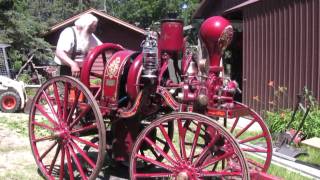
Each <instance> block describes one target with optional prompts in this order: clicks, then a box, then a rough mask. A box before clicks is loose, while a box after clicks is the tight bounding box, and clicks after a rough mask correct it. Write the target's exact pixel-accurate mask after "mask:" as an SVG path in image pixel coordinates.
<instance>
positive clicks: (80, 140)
mask: <svg viewBox="0 0 320 180" xmlns="http://www.w3.org/2000/svg"><path fill="white" fill-rule="evenodd" d="M70 137H71V138H72V139H74V140H76V141H78V142H81V143H82V144H85V145H88V146H90V147H93V148H95V149H99V146H98V145H96V144H94V143H92V142H90V141H88V140H85V139H82V138H78V137H76V136H70Z"/></svg>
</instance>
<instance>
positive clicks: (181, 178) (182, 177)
mask: <svg viewBox="0 0 320 180" xmlns="http://www.w3.org/2000/svg"><path fill="white" fill-rule="evenodd" d="M177 180H189V175H188V172H187V171H182V172H180V173H179V174H178V175H177Z"/></svg>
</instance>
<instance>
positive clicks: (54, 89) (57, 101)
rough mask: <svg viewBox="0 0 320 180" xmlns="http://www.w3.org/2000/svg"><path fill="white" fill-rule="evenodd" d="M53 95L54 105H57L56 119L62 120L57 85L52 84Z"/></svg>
mask: <svg viewBox="0 0 320 180" xmlns="http://www.w3.org/2000/svg"><path fill="white" fill-rule="evenodd" d="M53 93H54V96H55V97H56V98H55V99H56V103H57V109H58V117H59V118H62V106H61V100H60V95H59V91H58V87H57V83H56V82H55V83H53Z"/></svg>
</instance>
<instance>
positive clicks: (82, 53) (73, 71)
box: [54, 14, 102, 78]
mask: <svg viewBox="0 0 320 180" xmlns="http://www.w3.org/2000/svg"><path fill="white" fill-rule="evenodd" d="M97 24H98V19H97V18H96V17H95V16H93V15H92V14H84V15H82V16H80V17H79V19H77V20H76V21H75V23H74V25H75V26H72V27H68V28H66V29H64V30H63V31H62V32H61V34H60V37H59V40H58V44H57V48H56V54H55V55H56V56H55V58H54V61H55V62H56V63H57V64H59V65H61V66H60V75H72V76H73V77H76V78H78V77H79V76H80V70H81V67H82V64H83V60H84V58H85V57H86V55H87V54H88V52H89V50H90V49H92V48H94V47H96V46H97V45H100V44H102V43H101V41H100V40H99V39H98V38H97V37H96V36H95V35H94V34H93V33H94V32H95V30H96V28H97Z"/></svg>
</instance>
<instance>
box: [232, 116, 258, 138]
mask: <svg viewBox="0 0 320 180" xmlns="http://www.w3.org/2000/svg"><path fill="white" fill-rule="evenodd" d="M254 123H255V121H253V120H252V121H251V122H250V123H249V124H247V126H246V127H244V128H243V129H242V130H241V131H240V132H238V133H237V135H236V136H235V138H238V137H239V136H241V135H242V134H243V133H244V132H245V131H247V130H248V129H249V128H250V127H251V126H252V125H253V124H254Z"/></svg>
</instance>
